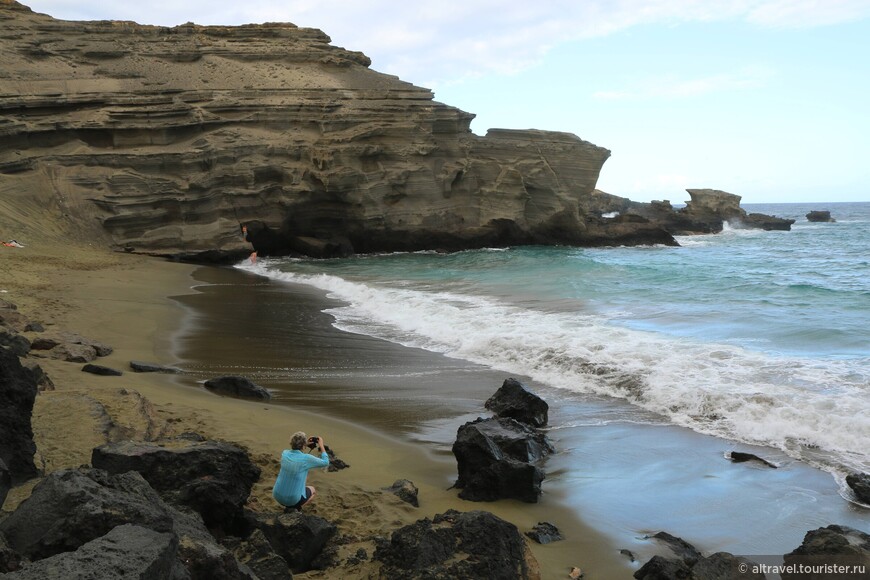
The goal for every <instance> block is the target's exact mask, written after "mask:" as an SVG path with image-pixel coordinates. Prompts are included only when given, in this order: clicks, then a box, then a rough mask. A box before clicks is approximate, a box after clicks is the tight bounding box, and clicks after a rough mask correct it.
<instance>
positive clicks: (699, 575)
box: [634, 532, 765, 580]
mask: <svg viewBox="0 0 870 580" xmlns="http://www.w3.org/2000/svg"><path fill="white" fill-rule="evenodd" d="M651 538H653V539H655V540H656V541H657V542H659V543H660V544H661V545H662V546H663V547H664V548H665V549H666V551H667V552H668V554H667V555H656V556H653V557H652V558H650V559H649V561H648V562H647V563H646V564H644V565H643V566H641V567H640V569H639V570H637V571H636V572H635V573H634V577H635V578H636V579H637V580H713V579H715V580H747V579H748V580H764V578H765V576H764V574H761V573H756V572H754V571H753V569H752V568H751V565H752V562H750V561H749V560H747V559H745V558H740V557H737V556H734V555H733V554H729V553H727V552H716V553H715V554H711V555H710V556H707V557H705V556H703V555H702V554H701V552H700V551H698V549H697V548H695V547H694V546H693V545H691V544H690V543H688V542H686V541H685V540H683V539H682V538H678V537H676V536H672V535H671V534H668V533H667V532H659V533H657V534H655V535H653V536H651Z"/></svg>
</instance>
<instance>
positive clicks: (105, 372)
mask: <svg viewBox="0 0 870 580" xmlns="http://www.w3.org/2000/svg"><path fill="white" fill-rule="evenodd" d="M82 372H85V373H91V374H92V375H99V376H101V377H120V376H121V375H123V374H124V373H122V372H121V371H119V370H118V369H113V368H111V367H106V366H103V365H95V364H90V363H89V364H86V365H85V366H83V367H82Z"/></svg>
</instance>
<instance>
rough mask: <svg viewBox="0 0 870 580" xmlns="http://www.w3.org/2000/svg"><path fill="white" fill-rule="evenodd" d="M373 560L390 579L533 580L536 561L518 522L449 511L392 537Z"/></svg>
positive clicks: (480, 513)
mask: <svg viewBox="0 0 870 580" xmlns="http://www.w3.org/2000/svg"><path fill="white" fill-rule="evenodd" d="M374 558H375V559H376V560H379V561H381V562H383V566H384V567H383V568H382V574H383V577H386V578H394V579H396V580H411V579H414V578H430V579H432V580H448V579H452V578H504V579H508V578H510V579H525V578H532V577H533V575H532V570H533V569H534V568H535V567H536V565H533V563H532V562H533V560H532V557H531V556H530V555H529V552H528V550H527V548H526V545H525V541H524V540H523V537H522V536H521V535H520V533H519V530H517V528H516V526H514V525H513V524H511V523H509V522H506V521H504V520H502V519H501V518H499V517H497V516H494V515H493V514H491V513H489V512H484V511H471V512H464V513H460V512H458V511H455V510H448V511H447V512H445V513H443V514H438V515H436V516H435V517H434V518H433V519H431V520H430V519H428V518H426V519H422V520H418V521H417V522H416V523H413V524H410V525H407V526H404V527H403V528H400V529H398V530H396V531H395V532H393V533H392V536H391V537H390V540H389V542H385V543H383V544H381V545H380V546H378V548H377V550H376V551H375V554H374Z"/></svg>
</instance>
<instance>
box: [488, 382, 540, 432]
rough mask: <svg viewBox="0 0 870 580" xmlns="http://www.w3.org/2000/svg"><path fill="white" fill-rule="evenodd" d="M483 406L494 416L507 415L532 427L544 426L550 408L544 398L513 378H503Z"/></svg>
mask: <svg viewBox="0 0 870 580" xmlns="http://www.w3.org/2000/svg"><path fill="white" fill-rule="evenodd" d="M484 407H486V408H487V409H489V410H490V411H492V412H493V413H494V414H495V415H496V417H509V418H511V419H516V420H517V421H519V422H520V423H525V424H527V425H530V426H532V427H545V426H546V425H547V419H548V413H549V409H550V406H549V405H548V404H547V402H546V401H545V400H543V399H542V398H541V397H539V396H538V395H536V394H534V393H533V392H531V391H530V390H529V389H528V388H527V387H526V386H525V385H524V384H522V383H521V382H520V381H518V380H516V379H514V378H509V379H505V381H504V383H502V386H501V387H499V389H498V390H497V391H496V392H495V394H493V395H492V396H491V397H490V398H489V399H487V400H486V402H485V403H484Z"/></svg>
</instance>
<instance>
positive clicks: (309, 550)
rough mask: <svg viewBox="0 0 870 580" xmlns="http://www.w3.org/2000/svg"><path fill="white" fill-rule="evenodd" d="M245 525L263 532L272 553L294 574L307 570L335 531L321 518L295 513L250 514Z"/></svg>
mask: <svg viewBox="0 0 870 580" xmlns="http://www.w3.org/2000/svg"><path fill="white" fill-rule="evenodd" d="M248 522H249V525H250V526H251V527H252V528H253V529H255V530H259V531H260V532H261V533H262V535H263V537H264V538H265V539H266V540H267V541H268V543H269V545H270V546H271V547H272V549H273V550H274V552H275V554H277V555H278V556H280V557H281V559H282V560H283V561H284V562H286V563H287V565H288V566H289V567H290V569H291V570H292V571H293V572H294V573H301V572H305V571H307V570H310V569H311V568H312V563H313V562H314V560H315V559H316V558H317V557H318V556H319V555H320V553H321V552H322V551H323V548H324V546H326V543H327V542H328V541H329V540H330V539H331V538H332V537H333V536H334V535H335V533H336V530H337V528H336V526H335V525H334V524H331V523H330V522H328V521H326V520H324V519H323V518H320V517H318V516H315V515H310V514H306V513H302V512H297V511H294V512H290V513H286V514H285V513H282V514H256V513H253V512H249V513H248Z"/></svg>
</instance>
